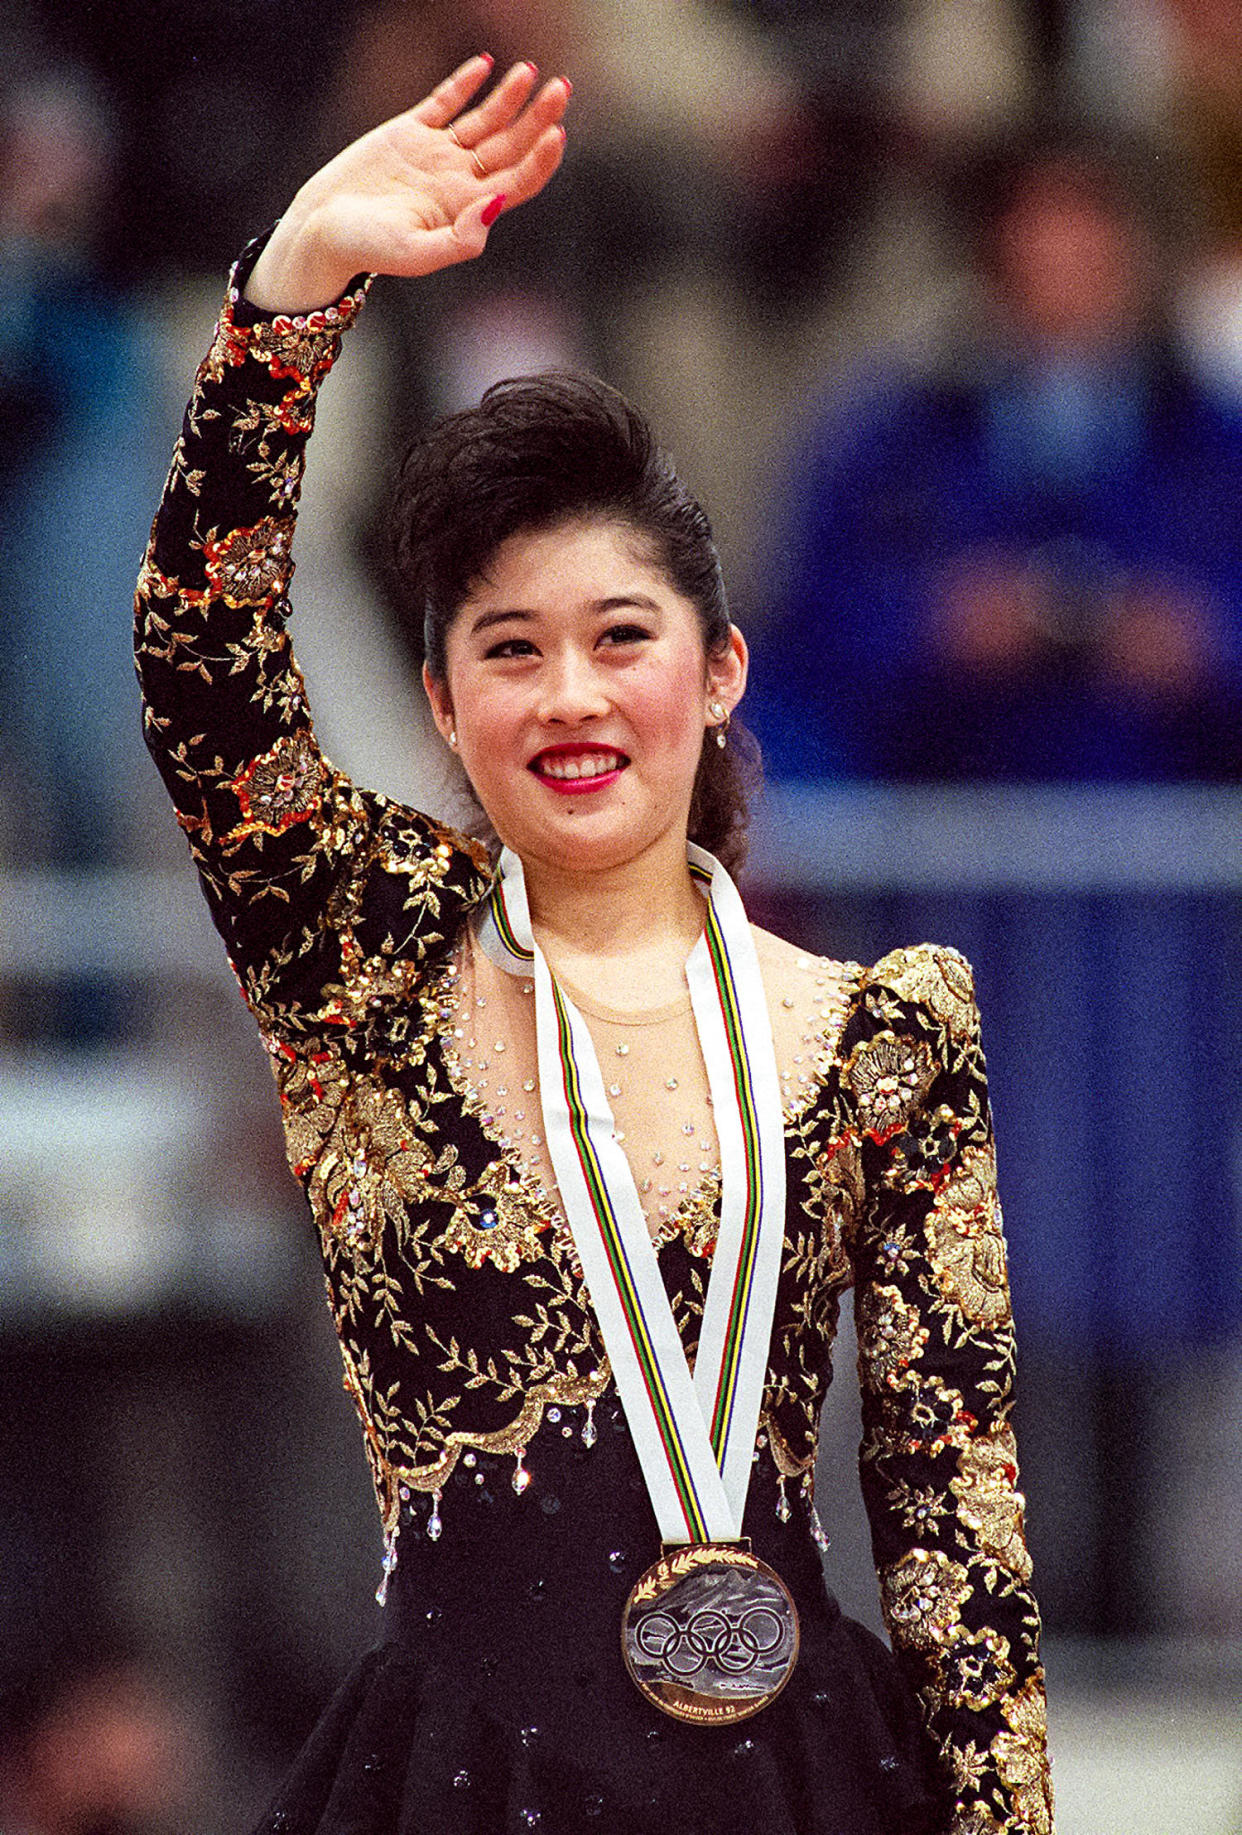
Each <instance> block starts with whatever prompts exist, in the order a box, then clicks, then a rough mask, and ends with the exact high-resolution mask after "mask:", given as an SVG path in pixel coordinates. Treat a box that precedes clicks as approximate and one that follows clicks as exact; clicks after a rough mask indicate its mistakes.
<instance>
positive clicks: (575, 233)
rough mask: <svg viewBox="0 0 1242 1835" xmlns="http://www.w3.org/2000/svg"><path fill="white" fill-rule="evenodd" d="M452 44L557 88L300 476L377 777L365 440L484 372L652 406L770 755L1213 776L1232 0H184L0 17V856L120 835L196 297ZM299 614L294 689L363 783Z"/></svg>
mask: <svg viewBox="0 0 1242 1835" xmlns="http://www.w3.org/2000/svg"><path fill="white" fill-rule="evenodd" d="M480 44H486V45H487V46H489V47H490V48H491V49H492V51H493V52H494V54H495V55H496V56H497V58H498V59H499V60H501V61H502V62H503V61H504V60H505V59H507V58H509V57H516V56H518V55H519V54H520V55H533V56H535V57H536V58H537V59H538V60H539V61H540V63H541V64H542V65H543V67H544V68H545V69H549V70H552V69H562V68H563V69H567V70H572V71H573V73H574V76H575V79H576V82H577V96H576V101H575V107H574V124H573V140H572V153H571V157H570V160H569V161H568V164H567V167H566V170H565V172H564V174H563V175H562V178H561V179H560V180H559V181H558V183H557V185H556V186H554V187H552V188H551V190H550V191H549V192H548V194H547V195H546V196H545V198H543V199H541V200H540V201H539V203H538V204H537V205H535V206H534V207H532V208H531V209H530V210H529V211H528V212H526V213H523V215H522V216H521V218H520V219H515V221H514V222H513V223H512V224H509V223H506V222H503V221H502V223H501V225H500V226H499V228H498V230H497V231H496V233H495V235H494V237H493V246H492V247H491V248H490V249H489V253H488V260H487V262H486V264H484V265H481V266H480V267H478V268H469V269H466V270H455V271H453V272H451V273H449V274H446V275H442V276H439V277H436V279H435V281H434V282H433V283H431V284H429V285H427V286H424V287H421V288H419V289H397V288H392V289H386V290H381V291H380V292H379V293H378V294H377V296H376V299H375V301H374V303H373V306H372V308H371V311H370V314H369V320H370V323H369V325H368V328H367V333H366V336H365V337H360V338H359V339H358V340H357V343H358V345H359V347H360V349H359V355H358V358H357V361H356V362H355V363H354V366H353V367H354V369H355V371H356V375H355V377H354V378H353V380H352V381H351V382H350V383H348V384H346V385H345V388H347V389H348V391H349V396H348V402H346V400H345V394H344V389H343V390H342V413H341V417H340V418H341V424H342V426H344V427H346V428H347V429H348V432H347V433H346V434H345V436H344V437H343V439H342V440H341V441H339V442H337V443H336V444H335V445H334V444H332V443H331V435H330V434H329V435H327V436H325V438H324V440H323V442H322V445H323V447H324V448H325V449H326V450H325V451H323V452H322V453H321V454H320V455H319V456H318V457H317V459H316V462H315V469H316V470H317V471H319V472H320V473H322V474H323V478H324V483H323V486H322V489H323V492H324V495H325V498H326V499H330V513H329V514H328V515H327V516H326V518H325V519H324V521H323V524H322V526H316V527H315V528H314V529H312V531H311V536H310V543H309V546H310V553H309V555H308V557H307V565H306V566H305V567H304V570H303V571H304V576H307V575H308V576H312V578H311V579H310V583H309V585H310V591H311V593H312V596H313V597H317V596H318V595H317V588H316V580H315V578H314V576H316V574H318V575H319V576H320V578H321V579H322V580H323V581H324V585H325V594H324V596H326V597H332V598H334V599H335V600H336V601H338V602H339V601H340V600H342V599H344V598H346V597H350V596H351V593H350V592H347V590H346V589H345V588H343V587H342V585H341V582H342V581H345V582H346V583H347V586H348V588H350V589H352V600H353V603H355V604H361V606H362V608H363V609H362V610H361V611H359V612H358V613H356V614H351V622H352V621H354V620H356V621H357V622H358V623H360V625H361V626H362V628H364V629H365V630H368V631H369V632H370V637H369V642H370V644H371V645H372V650H371V651H370V652H368V654H369V655H371V656H372V660H373V662H374V666H375V667H377V668H379V669H380V670H381V671H382V672H384V673H386V674H389V675H390V676H392V677H394V678H395V687H394V696H393V697H390V699H393V700H394V705H395V706H397V707H398V708H399V709H400V713H399V716H398V717H397V718H396V719H395V720H394V721H393V729H394V730H393V731H392V732H391V733H387V732H385V733H384V734H383V735H382V740H381V741H380V742H377V743H374V744H373V745H372V747H371V752H372V753H373V754H374V756H375V757H376V759H377V761H379V760H387V761H389V763H388V766H387V768H388V769H390V770H395V771H396V772H398V774H400V773H401V772H404V774H405V776H404V780H403V782H402V783H400V784H398V785H397V788H401V789H405V788H408V787H409V784H410V783H411V782H413V783H414V784H415V785H417V786H418V787H419V788H420V789H421V788H424V782H423V778H422V776H421V775H420V769H422V768H425V759H423V761H422V767H420V751H421V741H420V735H419V727H418V721H417V718H416V717H415V716H411V717H409V718H407V717H406V712H405V710H406V707H407V705H408V703H407V702H406V700H405V690H404V685H403V684H402V682H401V679H400V678H401V675H402V671H403V668H404V667H405V666H406V664H407V663H408V657H407V656H406V655H405V654H404V653H403V650H402V647H401V645H402V638H401V633H400V632H399V631H394V629H393V628H392V626H391V623H390V620H389V618H388V599H387V593H386V569H387V563H386V551H385V541H384V533H383V525H384V516H385V509H386V493H387V488H388V480H389V478H390V476H391V472H392V468H393V463H394V457H395V455H396V454H397V453H398V452H399V451H400V449H401V447H402V445H403V444H404V442H405V441H406V440H407V439H408V438H409V437H410V435H411V433H412V432H413V431H414V430H415V429H416V428H417V427H418V426H419V425H420V424H421V423H422V422H424V421H425V420H426V419H427V417H429V416H431V415H434V414H436V413H438V412H440V411H443V410H445V409H449V408H452V407H455V406H457V405H459V404H460V403H461V402H463V401H465V400H469V399H472V398H474V397H477V394H478V393H479V391H480V389H481V388H482V387H484V386H486V384H487V383H488V382H489V381H491V380H493V379H494V378H495V377H496V376H498V375H503V374H510V373H514V372H517V371H521V370H529V369H539V368H549V367H560V366H566V365H568V366H586V367H589V368H592V369H594V370H596V371H598V372H600V373H602V374H604V375H605V376H607V377H608V378H609V379H611V380H613V381H615V382H617V383H618V384H619V385H620V386H621V387H622V388H624V389H626V390H627V391H628V392H629V393H631V394H632V395H634V396H635V397H636V398H637V399H638V400H639V402H640V403H641V404H642V405H643V406H644V407H646V408H648V409H649V411H650V412H651V413H652V415H653V417H654V419H655V421H656V424H657V426H658V427H659V428H660V429H661V431H662V433H663V435H664V437H665V439H666V440H667V442H668V443H669V444H670V446H671V447H672V448H673V450H674V453H675V455H676V457H677V459H678V461H679V463H680V465H681V467H682V469H683V470H684V472H685V473H686V474H687V475H688V477H689V478H690V480H691V482H692V484H693V485H694V486H695V487H696V488H697V489H698V490H699V491H700V493H701V495H702V496H703V497H704V499H705V501H706V502H707V504H708V507H709V509H710V511H711V512H712V514H713V515H714V517H715V519H716V522H717V524H718V528H719V533H720V539H721V543H722V547H723V549H724V551H725V556H726V561H727V563H728V566H729V571H730V574H731V577H732V579H733V582H734V590H735V596H736V599H737V603H738V607H739V614H740V615H741V616H742V618H743V621H744V623H745V624H746V626H747V628H748V630H749V631H750V633H751V636H752V640H753V645H754V649H755V653H756V670H755V688H754V693H753V696H752V700H751V704H750V705H751V716H752V724H753V725H755V727H756V728H757V729H758V732H759V735H760V738H761V739H762V741H763V742H764V745H765V749H766V752H767V755H768V760H769V770H770V772H771V773H772V775H774V776H778V777H780V776H794V777H801V778H825V777H835V778H863V779H866V778H880V779H885V778H890V779H891V778H898V779H943V778H946V777H948V778H962V779H968V780H978V779H980V778H989V779H996V780H1001V781H1013V780H1024V779H1025V780H1036V781H1049V780H1069V781H1099V780H1101V779H1103V780H1110V779H1118V778H1121V779H1128V780H1146V781H1167V780H1171V779H1183V780H1184V779H1210V780H1212V779H1214V780H1227V781H1237V780H1238V779H1239V778H1240V777H1242V750H1240V748H1239V742H1238V739H1237V733H1238V726H1239V723H1238V719H1237V714H1238V711H1239V702H1240V700H1242V553H1240V552H1239V536H1238V533H1237V530H1238V519H1237V517H1236V515H1235V514H1234V506H1235V505H1236V503H1237V500H1238V485H1239V478H1240V476H1242V202H1240V199H1242V183H1240V182H1239V180H1240V177H1242V125H1240V124H1242V74H1240V73H1242V8H1240V7H1239V6H1237V5H1236V4H1234V3H1233V0H1076V3H1073V4H1071V3H1065V4H1053V3H1050V0H879V3H874V0H873V3H872V4H866V5H864V4H861V3H860V0H849V3H846V4H841V5H837V6H833V7H831V8H825V7H822V6H819V5H816V4H813V3H812V0H749V3H746V0H732V3H730V0H647V3H646V4H644V5H642V6H638V7H635V6H632V5H626V4H623V3H622V0H591V3H590V4H589V5H588V4H586V0H527V3H525V4H521V5H517V4H512V3H511V0H505V3H503V4H502V3H500V0H467V3H463V4H461V5H455V6H453V7H445V6H437V5H433V4H427V0H353V4H346V5H340V4H337V5H334V6H333V7H332V8H331V9H329V8H328V7H327V6H326V5H324V4H322V3H321V0H307V3H306V4H304V5H302V6H299V7H298V8H297V9H296V11H295V9H293V8H291V7H282V6H280V5H273V4H267V5H263V6H258V5H254V6H249V7H247V6H244V5H242V4H240V0H211V3H210V4H205V5H203V6H201V7H197V8H196V9H195V12H194V18H193V22H192V24H187V22H186V21H185V19H184V18H183V17H182V16H181V15H179V14H178V13H177V12H176V10H175V9H173V8H171V7H168V6H165V5H162V4H160V0H147V3H146V4H145V5H141V6H136V7H132V8H126V9H124V10H123V12H121V13H119V14H114V13H113V12H112V11H110V10H108V9H101V8H98V7H93V6H89V5H86V4H79V5H68V6H65V5H56V6H52V5H49V4H46V3H43V4H40V0H18V3H17V4H16V5H15V6H13V7H10V8H9V9H7V12H6V21H5V23H4V25H3V26H0V50H2V51H3V53H4V64H3V68H4V79H3V88H2V89H0V263H2V268H3V279H4V285H3V289H2V295H0V299H2V303H0V428H2V429H3V430H4V432H5V433H6V435H7V437H6V438H5V439H4V441H3V443H2V445H0V536H2V537H3V544H4V554H5V565H4V570H3V576H2V581H0V594H2V599H3V603H2V606H0V610H2V612H3V617H2V618H0V631H2V633H3V635H2V637H0V671H2V672H3V673H2V676H0V680H2V681H3V685H4V694H3V701H2V703H0V705H2V707H3V710H4V711H3V721H4V728H5V731H4V738H5V741H6V743H5V748H4V751H5V761H6V762H5V766H4V776H3V784H2V801H0V809H2V812H3V814H2V820H3V824H4V827H3V831H0V832H3V833H4V835H5V839H6V845H7V848H8V850H9V851H10V852H11V853H12V854H14V855H16V857H18V858H29V859H34V860H39V859H47V860H54V861H60V862H66V863H70V864H75V865H81V864H89V863H90V862H91V861H93V860H99V859H109V858H115V857H117V856H118V855H119V856H121V857H126V856H127V855H131V856H132V853H133V850H134V848H135V845H137V848H138V851H139V856H140V857H141V853H142V848H143V846H144V845H145V842H144V840H141V839H140V840H137V842H136V838H135V835H134V826H135V823H134V815H133V811H134V807H135V801H134V787H133V786H134V773H135V772H140V771H141V769H142V766H141V762H140V760H139V758H138V753H137V747H136V741H135V739H134V722H133V717H132V715H133V696H132V690H131V688H130V685H129V681H128V666H127V664H126V662H125V654H124V643H123V641H121V638H120V636H119V632H120V629H121V626H122V625H123V622H124V613H123V609H122V608H123V607H124V606H125V605H126V602H127V598H128V582H129V578H130V575H131V574H132V571H133V563H134V557H135V553H136V550H137V547H138V545H139V543H140V535H141V530H142V529H143V527H144V526H145V520H146V516H147V514H148V512H149V507H150V505H151V503H152V501H153V499H154V495H155V491H156V489H157V487H158V480H159V476H160V471H161V469H162V465H163V463H164V455H165V452H166V450H167V446H168V434H169V431H170V429H171V428H172V427H173V426H175V418H176V410H175V407H174V405H173V404H174V403H175V401H176V399H177V396H178V390H179V387H180V379H181V378H183V377H184V375H185V373H186V369H187V365H188V362H189V360H190V353H191V351H192V350H193V349H194V348H195V346H194V341H193V338H194V337H197V335H198V329H199V326H200V324H201V322H202V315H203V314H204V313H205V312H206V310H207V305H206V302H207V301H209V300H210V299H211V298H212V297H214V294H215V293H216V291H217V290H218V288H219V283H220V278H221V276H222V273H223V270H224V268H225V266H226V265H227V262H228V260H229V259H230V257H231V256H232V255H233V254H234V253H235V252H237V250H238V249H239V248H240V247H241V245H242V244H243V243H244V241H245V240H246V238H247V237H248V236H249V235H250V234H252V233H255V232H257V231H259V230H261V229H262V227H263V226H264V224H265V223H266V222H267V221H269V220H270V219H271V217H272V216H273V214H274V213H275V212H276V211H277V210H278V209H279V208H280V205H281V201H282V200H283V198H284V197H286V196H287V195H288V192H289V191H290V189H291V188H292V187H293V186H294V185H295V184H296V183H297V181H298V179H299V178H300V177H301V176H303V175H305V174H306V173H307V172H309V171H310V170H311V169H313V167H314V165H315V163H316V162H317V160H318V159H319V158H320V157H321V156H322V155H323V154H324V153H325V152H326V151H327V150H328V149H329V148H331V147H333V146H335V145H337V144H339V143H340V142H341V141H342V140H343V139H345V138H347V137H349V136H351V135H353V134H354V133H356V132H359V131H361V130H363V129H364V128H366V127H367V126H368V125H370V124H372V123H374V122H375V121H376V120H379V119H381V118H383V117H385V116H386V115H387V114H389V113H391V112H393V111H395V110H396V109H398V108H400V107H401V106H402V105H403V104H404V103H406V102H408V100H409V99H410V98H411V97H416V96H418V95H420V94H422V93H424V92H425V90H426V89H427V88H428V87H429V86H430V84H431V83H432V82H433V81H434V80H435V78H436V75H437V73H438V72H440V71H442V70H444V69H445V68H447V67H449V66H450V65H452V64H453V63H454V62H455V61H456V60H457V59H458V58H460V57H461V56H463V55H464V54H466V53H467V52H468V51H470V50H471V49H472V48H474V47H476V46H478V45H480ZM187 302H194V303H195V305H196V306H197V307H198V311H197V312H196V311H192V310H189V308H188V305H187ZM187 326H190V327H192V328H193V337H191V336H190V334H189V333H188V332H187V330H186V327H187ZM320 542H322V543H323V544H325V545H326V546H325V547H324V548H323V550H322V551H321V548H320V546H319V544H320ZM321 552H322V560H320V555H321ZM324 623H325V620H323V619H320V618H318V617H316V618H314V619H312V618H310V617H308V618H307V619H306V620H305V624H306V625H307V626H308V627H309V626H312V625H315V626H322V625H323V624H324ZM326 623H327V626H328V629H327V633H326V635H325V634H323V632H322V631H320V630H315V631H313V632H310V633H309V635H308V642H309V644H310V646H311V651H312V657H311V662H312V676H313V677H315V676H316V675H319V674H321V675H322V680H323V686H322V687H321V688H320V691H319V701H320V704H321V705H320V717H321V720H322V721H324V722H326V725H327V728H328V732H329V736H330V737H332V738H334V737H335V735H336V732H337V730H338V729H339V730H340V731H341V734H342V744H343V749H344V751H345V753H346V754H347V755H348V754H349V752H350V748H351V746H356V747H357V748H358V750H359V755H360V759H361V762H362V765H363V767H364V768H365V765H366V764H367V763H368V762H369V757H370V754H369V753H368V746H367V740H366V738H365V737H361V738H360V737H358V736H357V735H358V731H359V729H360V728H362V727H364V726H365V725H366V724H367V722H366V721H364V720H362V719H360V718H357V717H356V715H357V713H358V711H359V708H358V701H357V689H356V687H355V688H354V690H353V691H352V692H353V699H351V686H350V683H351V675H350V669H349V666H348V657H349V655H350V654H351V651H352V648H353V644H352V641H344V642H335V649H334V641H335V640H334V637H333V632H332V627H331V617H330V614H329V615H328V616H327V619H326ZM341 636H342V637H343V638H345V639H347V640H350V639H351V638H352V633H351V632H350V631H349V628H348V627H346V629H345V631H343V632H342V633H341ZM319 648H322V649H323V661H322V664H320V663H319V660H318V655H317V651H318V649H319ZM341 651H343V652H344V659H345V660H344V661H343V663H342V666H340V667H334V662H335V660H336V657H337V653H338V652H341ZM793 655H796V656H798V658H799V659H800V662H802V663H803V664H804V665H805V667H801V668H800V669H799V670H798V671H797V673H796V676H794V675H793V674H791V672H790V671H789V669H788V666H787V664H788V659H789V657H790V656H793ZM353 680H354V681H355V683H356V674H355V676H354V678H353ZM372 687H373V684H368V688H367V692H366V696H365V701H364V703H363V705H368V704H369V705H370V706H371V707H374V705H375V697H374V695H373V693H372V692H371V688H372ZM794 687H796V695H794V694H793V689H794ZM791 697H792V698H791ZM411 700H412V697H411ZM338 704H339V705H338ZM392 741H395V742H396V746H397V752H396V757H397V759H398V760H400V761H401V762H399V763H398V764H396V765H394V764H392V762H391V761H392V760H393V758H394V750H393V743H391V742H392ZM338 749H341V748H339V747H338ZM403 750H404V752H405V753H406V754H407V756H406V757H405V758H404V759H403V760H402V751H403ZM380 768H381V769H383V768H385V767H384V765H382V764H381V766H380ZM139 806H140V807H142V808H144V809H145V807H146V805H145V804H144V803H141V802H140V804H139ZM140 826H142V827H145V824H144V825H140Z"/></svg>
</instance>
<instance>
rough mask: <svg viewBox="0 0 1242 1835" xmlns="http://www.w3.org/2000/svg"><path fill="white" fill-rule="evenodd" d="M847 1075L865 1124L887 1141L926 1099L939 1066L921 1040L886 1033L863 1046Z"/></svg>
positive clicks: (873, 1133) (872, 1132) (868, 1129)
mask: <svg viewBox="0 0 1242 1835" xmlns="http://www.w3.org/2000/svg"><path fill="white" fill-rule="evenodd" d="M845 1074H846V1076H847V1077H848V1078H849V1082H850V1088H851V1089H852V1090H853V1092H854V1095H855V1097H856V1098H857V1100H858V1107H859V1111H860V1113H861V1115H862V1117H863V1126H864V1127H865V1129H866V1130H867V1132H868V1133H869V1134H872V1135H874V1136H875V1138H876V1139H877V1140H880V1141H884V1140H887V1139H888V1137H889V1135H890V1134H895V1133H896V1131H897V1129H898V1128H900V1127H901V1126H902V1124H903V1122H904V1121H905V1120H906V1117H907V1116H908V1115H909V1114H910V1112H911V1110H912V1109H914V1108H916V1107H917V1105H918V1104H919V1102H921V1101H922V1099H923V1097H924V1096H925V1095H926V1093H927V1091H928V1089H929V1088H930V1087H931V1084H932V1081H933V1079H934V1078H935V1075H936V1067H935V1065H934V1064H933V1062H932V1058H931V1053H930V1052H929V1051H928V1049H927V1047H926V1045H924V1044H923V1043H922V1041H921V1040H918V1041H915V1042H913V1043H912V1042H911V1041H910V1040H908V1039H899V1038H895V1037H894V1036H893V1035H892V1034H891V1033H883V1032H882V1033H880V1034H879V1035H878V1036H877V1037H876V1038H873V1039H867V1040H866V1041H865V1042H864V1043H863V1044H861V1045H859V1047H858V1048H857V1050H856V1051H855V1052H854V1054H853V1056H852V1057H851V1059H850V1061H849V1064H848V1065H847V1066H846V1072H845Z"/></svg>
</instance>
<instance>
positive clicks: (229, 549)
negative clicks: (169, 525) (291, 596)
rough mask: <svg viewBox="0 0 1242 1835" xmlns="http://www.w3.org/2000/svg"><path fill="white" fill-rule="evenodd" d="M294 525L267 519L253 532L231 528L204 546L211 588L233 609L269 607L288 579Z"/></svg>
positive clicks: (276, 519) (271, 518)
mask: <svg viewBox="0 0 1242 1835" xmlns="http://www.w3.org/2000/svg"><path fill="white" fill-rule="evenodd" d="M292 537H293V524H292V522H291V521H290V520H289V519H288V518H284V519H278V518H276V517H274V516H267V517H265V518H264V519H263V521H262V522H261V523H259V524H257V525H256V527H255V528H253V529H234V530H233V531H232V532H231V533H230V534H228V535H225V536H221V537H219V538H218V539H217V540H215V541H209V542H206V543H204V545H203V563H204V568H205V571H206V574H207V579H208V581H209V583H210V585H211V587H212V588H213V589H214V590H215V591H216V592H218V593H219V594H220V596H221V598H222V599H223V600H224V603H225V604H226V605H228V606H232V607H233V609H234V610H236V609H237V608H238V607H239V606H242V605H271V603H272V601H273V600H274V599H275V598H276V597H277V596H278V594H280V593H282V592H283V591H284V589H285V586H286V584H287V582H288V578H289V567H290V560H289V545H290V542H291V540H292Z"/></svg>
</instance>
